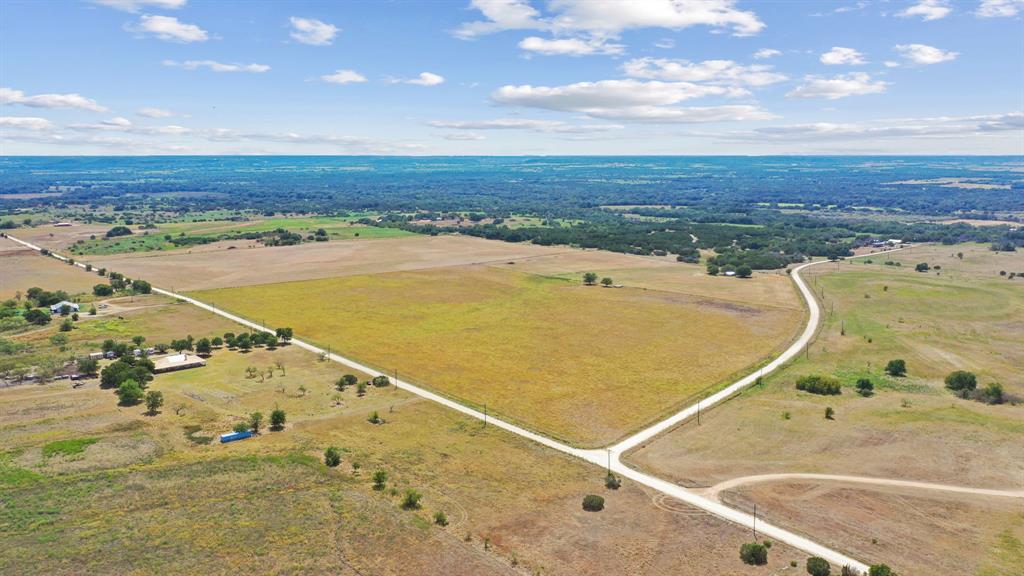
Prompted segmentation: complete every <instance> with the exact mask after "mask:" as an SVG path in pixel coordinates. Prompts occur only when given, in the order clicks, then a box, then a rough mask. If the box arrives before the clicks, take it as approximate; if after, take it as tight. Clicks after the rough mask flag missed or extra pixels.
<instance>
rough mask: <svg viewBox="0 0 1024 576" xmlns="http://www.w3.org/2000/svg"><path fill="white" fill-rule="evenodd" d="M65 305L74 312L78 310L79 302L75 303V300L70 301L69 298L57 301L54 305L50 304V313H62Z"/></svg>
mask: <svg viewBox="0 0 1024 576" xmlns="http://www.w3.org/2000/svg"><path fill="white" fill-rule="evenodd" d="M65 306H67V307H68V310H71V311H72V312H78V304H75V303H74V302H68V301H67V300H62V301H60V302H57V303H56V304H54V305H53V306H50V313H51V314H60V313H61V311H62V310H64V307H65Z"/></svg>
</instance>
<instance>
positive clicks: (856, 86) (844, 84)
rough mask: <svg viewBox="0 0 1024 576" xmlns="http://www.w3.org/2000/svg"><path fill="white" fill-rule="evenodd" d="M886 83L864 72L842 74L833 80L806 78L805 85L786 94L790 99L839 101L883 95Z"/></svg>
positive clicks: (818, 77)
mask: <svg viewBox="0 0 1024 576" xmlns="http://www.w3.org/2000/svg"><path fill="white" fill-rule="evenodd" d="M886 86H887V83H886V82H882V81H880V80H878V81H873V80H871V76H869V75H868V74H866V73H864V72H855V73H853V74H842V75H839V76H833V77H832V78H822V77H820V76H805V77H804V83H803V84H802V85H800V86H797V87H796V88H795V89H794V90H792V91H791V92H789V93H788V94H786V96H789V97H790V98H827V99H829V100H838V99H840V98H846V97H847V96H861V95H864V94H881V93H883V92H885V87H886Z"/></svg>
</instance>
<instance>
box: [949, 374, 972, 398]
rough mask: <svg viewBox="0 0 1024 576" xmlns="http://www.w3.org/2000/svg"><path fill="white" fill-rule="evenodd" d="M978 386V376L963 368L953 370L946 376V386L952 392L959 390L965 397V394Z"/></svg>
mask: <svg viewBox="0 0 1024 576" xmlns="http://www.w3.org/2000/svg"><path fill="white" fill-rule="evenodd" d="M977 387H978V377H977V376H975V375H974V374H972V373H971V372H967V371H964V370H954V371H953V372H950V373H949V376H946V388H949V389H950V390H952V391H953V392H959V393H960V394H961V395H962V396H964V397H966V396H967V394H968V393H969V392H970V391H971V390H974V389H975V388H977Z"/></svg>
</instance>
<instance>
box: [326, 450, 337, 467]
mask: <svg viewBox="0 0 1024 576" xmlns="http://www.w3.org/2000/svg"><path fill="white" fill-rule="evenodd" d="M324 464H327V465H328V466H330V467H331V468H334V467H335V466H337V465H338V464H341V451H340V450H338V449H337V448H335V447H334V446H331V447H329V448H328V449H327V450H324Z"/></svg>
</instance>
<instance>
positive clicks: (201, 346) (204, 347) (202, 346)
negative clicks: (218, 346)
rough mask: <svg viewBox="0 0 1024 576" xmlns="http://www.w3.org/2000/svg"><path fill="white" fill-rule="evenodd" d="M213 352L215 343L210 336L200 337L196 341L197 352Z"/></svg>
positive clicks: (202, 353)
mask: <svg viewBox="0 0 1024 576" xmlns="http://www.w3.org/2000/svg"><path fill="white" fill-rule="evenodd" d="M211 352H213V345H212V344H211V343H210V339H209V338H200V339H199V340H197V341H196V354H201V355H203V356H209V355H210V353H211Z"/></svg>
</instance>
